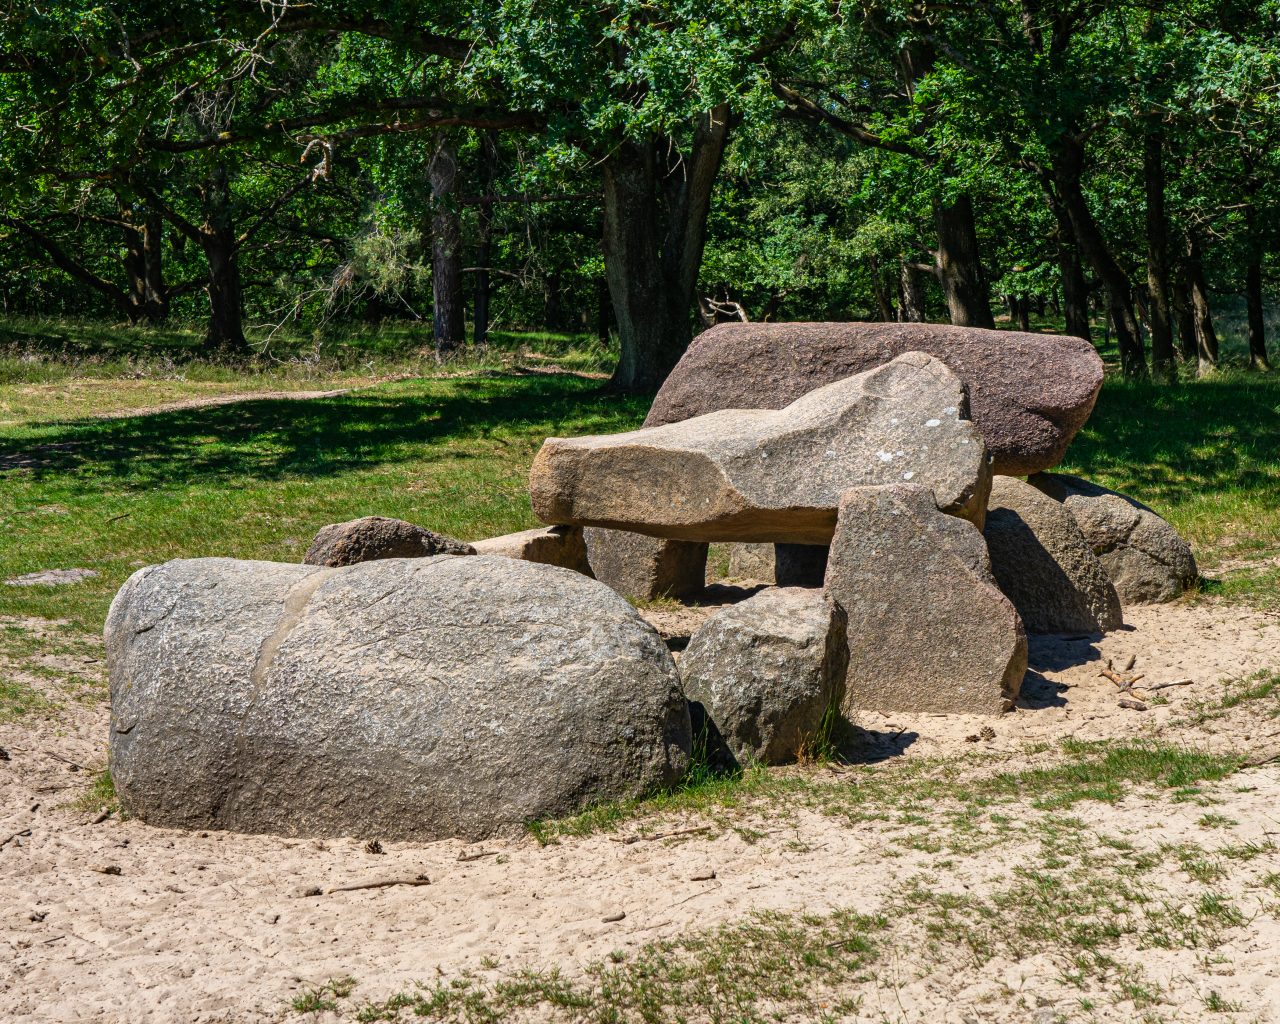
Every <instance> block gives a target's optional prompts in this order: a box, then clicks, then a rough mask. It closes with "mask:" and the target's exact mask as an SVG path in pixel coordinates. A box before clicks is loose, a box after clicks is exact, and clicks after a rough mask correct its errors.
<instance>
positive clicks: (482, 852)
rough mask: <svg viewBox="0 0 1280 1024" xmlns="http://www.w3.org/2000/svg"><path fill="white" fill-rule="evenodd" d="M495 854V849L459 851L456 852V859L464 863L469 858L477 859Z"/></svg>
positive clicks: (496, 853) (469, 859)
mask: <svg viewBox="0 0 1280 1024" xmlns="http://www.w3.org/2000/svg"><path fill="white" fill-rule="evenodd" d="M497 855H498V851H497V850H479V851H477V852H475V853H460V854H458V860H460V861H462V862H464V863H465V862H467V861H471V860H479V859H480V858H481V857H496V856H497Z"/></svg>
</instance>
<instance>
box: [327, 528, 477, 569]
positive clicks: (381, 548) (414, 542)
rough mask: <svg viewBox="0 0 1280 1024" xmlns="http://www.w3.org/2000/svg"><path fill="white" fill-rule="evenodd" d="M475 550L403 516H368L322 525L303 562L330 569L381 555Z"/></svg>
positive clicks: (420, 555)
mask: <svg viewBox="0 0 1280 1024" xmlns="http://www.w3.org/2000/svg"><path fill="white" fill-rule="evenodd" d="M474 554H475V549H474V548H472V547H471V545H470V544H465V543H463V542H462V541H460V540H454V539H453V538H452V537H446V536H445V535H444V534H441V533H434V532H432V531H431V530H426V529H423V528H422V527H421V526H414V525H413V523H406V522H405V521H404V520H403V519H388V518H386V517H385V516H365V517H364V518H363V519H352V520H350V521H349V522H346V523H330V524H329V525H328V526H324V527H321V529H320V532H319V533H317V534H316V538H315V540H313V541H312V542H311V547H310V548H308V549H307V553H306V555H305V556H304V557H303V559H302V561H303V563H304V564H305V565H323V566H329V567H330V568H332V567H335V566H340V565H355V564H356V563H358V562H371V561H374V560H376V559H379V558H430V557H431V556H432V555H474Z"/></svg>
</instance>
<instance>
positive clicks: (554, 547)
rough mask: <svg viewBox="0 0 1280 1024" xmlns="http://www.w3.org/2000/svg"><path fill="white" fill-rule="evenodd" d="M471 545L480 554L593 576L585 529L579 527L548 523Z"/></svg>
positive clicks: (473, 542)
mask: <svg viewBox="0 0 1280 1024" xmlns="http://www.w3.org/2000/svg"><path fill="white" fill-rule="evenodd" d="M471 547H472V548H473V549H474V550H475V553H476V554H477V555H500V556H501V557H503V558H518V559H519V560H520V561H522V562H538V563H540V564H542V565H558V566H560V568H562V569H572V570H573V571H574V572H580V573H582V574H583V575H584V576H590V575H591V565H590V563H589V562H588V561H587V545H586V541H585V540H584V539H583V536H582V530H581V529H579V528H578V527H576V526H544V527H542V528H541V529H537V530H521V531H520V532H519V533H504V534H503V535H502V536H501V537H489V538H487V539H485V540H477V541H472V543H471Z"/></svg>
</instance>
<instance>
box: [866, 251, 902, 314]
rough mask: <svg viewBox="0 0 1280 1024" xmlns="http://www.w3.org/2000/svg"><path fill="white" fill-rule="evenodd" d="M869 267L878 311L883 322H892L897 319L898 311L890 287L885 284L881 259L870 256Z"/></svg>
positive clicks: (872, 290) (868, 259)
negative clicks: (891, 297)
mask: <svg viewBox="0 0 1280 1024" xmlns="http://www.w3.org/2000/svg"><path fill="white" fill-rule="evenodd" d="M867 269H868V270H869V271H870V273H871V293H872V295H873V296H874V298H875V302H876V312H877V313H879V315H880V320H881V321H882V322H884V323H892V322H893V321H894V320H896V319H897V313H896V312H895V310H894V308H893V300H892V299H890V298H889V288H888V286H887V285H886V284H885V280H884V271H883V270H882V269H881V267H880V261H879V260H878V259H877V258H876V257H874V256H868V257H867Z"/></svg>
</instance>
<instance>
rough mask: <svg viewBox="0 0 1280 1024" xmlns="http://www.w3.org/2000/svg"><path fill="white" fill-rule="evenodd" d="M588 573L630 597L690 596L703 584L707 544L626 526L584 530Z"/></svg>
mask: <svg viewBox="0 0 1280 1024" xmlns="http://www.w3.org/2000/svg"><path fill="white" fill-rule="evenodd" d="M583 534H584V537H585V539H586V548H587V561H588V562H589V564H590V567H591V574H592V575H593V576H595V578H596V579H598V580H599V581H600V582H601V583H603V584H605V585H606V586H608V587H609V588H610V589H611V590H615V591H617V592H618V593H619V594H621V595H622V596H623V597H627V598H630V599H631V600H633V601H652V600H653V599H654V598H658V597H691V596H692V595H694V594H697V593H700V592H701V591H702V588H703V587H704V586H705V585H706V577H707V545H706V543H705V542H704V543H698V542H697V541H687V540H664V539H662V538H660V537H646V536H643V535H642V534H639V533H628V532H627V531H625V530H604V529H598V528H591V529H587V530H584V531H583Z"/></svg>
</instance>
